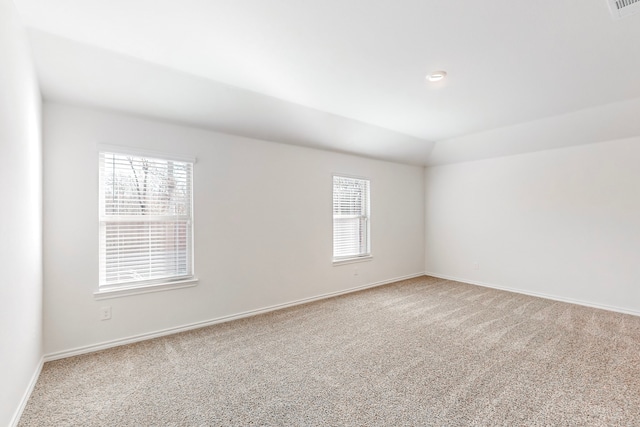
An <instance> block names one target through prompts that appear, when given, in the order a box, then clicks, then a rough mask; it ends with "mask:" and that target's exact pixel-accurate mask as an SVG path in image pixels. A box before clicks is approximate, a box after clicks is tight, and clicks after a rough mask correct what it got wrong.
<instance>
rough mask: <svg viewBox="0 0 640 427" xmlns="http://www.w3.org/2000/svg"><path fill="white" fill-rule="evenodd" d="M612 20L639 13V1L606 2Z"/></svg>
mask: <svg viewBox="0 0 640 427" xmlns="http://www.w3.org/2000/svg"><path fill="white" fill-rule="evenodd" d="M607 3H609V9H610V10H611V16H612V17H613V19H622V18H626V17H627V16H631V15H635V14H636V13H640V0H607Z"/></svg>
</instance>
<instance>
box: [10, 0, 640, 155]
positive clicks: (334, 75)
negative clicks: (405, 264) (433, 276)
mask: <svg viewBox="0 0 640 427" xmlns="http://www.w3.org/2000/svg"><path fill="white" fill-rule="evenodd" d="M14 1H15V3H16V5H17V7H18V9H19V11H20V13H21V15H22V17H23V20H24V23H25V25H26V26H27V27H28V29H29V34H30V37H31V43H32V47H33V50H34V57H35V60H36V66H37V71H38V75H39V78H40V81H41V86H42V91H43V96H44V97H45V99H47V100H51V101H64V102H72V103H78V104H83V105H90V106H96V107H102V108H109V109H116V110H121V111H125V112H130V113H135V114H140V115H144V116H150V117H156V118H160V119H163V120H170V121H175V122H180V123H186V124H190V125H196V126H201V127H205V128H210V129H214V130H219V131H223V132H229V133H234V134H240V135H245V136H250V137H256V138H261V139H267V140H272V141H279V142H286V143H292V144H300V145H307V146H313V147H319V148H327V149H331V150H336V151H343V152H350V153H354V154H360V155H364V156H369V157H375V158H383V159H388V160H393V161H399V162H405V163H412V164H423V165H430V164H440V163H451V162H457V161H465V160H474V159H481V158H487V157H494V156H502V155H509V154H516V153H522V152H529V151H536V150H543V149H551V148H557V147H563V146H569V145H576V144H585V143H591V142H599V141H604V140H609V139H617V138H625V137H629V136H635V135H640V121H638V120H637V119H636V117H638V113H640V78H639V77H638V76H640V43H639V42H638V41H639V40H640V14H638V15H634V16H630V17H627V18H624V19H621V20H613V19H612V18H611V15H610V13H609V8H608V6H607V1H606V0H581V1H579V2H576V1H573V0H540V1H535V2H534V1H531V2H520V1H513V0H492V1H489V2H479V1H477V0H456V1H438V0H394V1H391V0H349V1H344V0H322V1H319V0H318V1H300V0H181V1H169V0H137V1H130V0H128V1H123V0H111V1H104V0H14ZM435 70H446V71H447V73H448V75H447V78H446V79H444V80H442V81H440V82H437V83H430V82H427V81H426V80H425V75H426V74H427V73H429V72H431V71H435Z"/></svg>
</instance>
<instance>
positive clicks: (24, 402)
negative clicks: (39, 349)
mask: <svg viewBox="0 0 640 427" xmlns="http://www.w3.org/2000/svg"><path fill="white" fill-rule="evenodd" d="M43 365H44V357H41V358H40V361H39V362H38V366H37V367H36V370H35V371H34V372H33V375H32V376H31V380H30V381H29V386H28V387H27V389H26V390H25V392H24V394H23V395H22V399H21V400H20V405H19V406H18V408H17V409H16V412H15V413H14V414H13V418H12V419H11V422H10V423H9V426H10V427H16V426H17V425H18V422H20V417H22V413H23V412H24V408H25V407H26V406H27V402H28V401H29V398H30V397H31V393H33V389H34V388H35V386H36V383H37V382H38V378H39V377H40V372H42V366H43Z"/></svg>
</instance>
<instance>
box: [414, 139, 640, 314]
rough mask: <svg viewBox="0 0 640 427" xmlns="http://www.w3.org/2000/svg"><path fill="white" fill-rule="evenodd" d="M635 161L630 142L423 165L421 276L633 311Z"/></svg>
mask: <svg viewBox="0 0 640 427" xmlns="http://www.w3.org/2000/svg"><path fill="white" fill-rule="evenodd" d="M639 159H640V138H634V139H626V140H618V141H611V142H605V143H597V144H589V145H583V146H577V147H572V148H563V149H557V150H550V151H544V152H537V153H531V154H523V155H517V156H511V157H503V158H497V159H491V160H483V161H476V162H469V163H460V164H455V165H448V166H439V167H430V168H427V170H426V174H425V182H426V184H425V189H426V243H425V247H426V271H427V273H431V274H435V275H439V276H443V277H449V278H455V279H459V280H463V281H468V282H475V283H482V284H488V285H491V286H497V287H503V288H508V289H513V290H519V291H523V292H526V293H533V294H543V295H547V296H551V297H554V298H558V299H565V300H571V301H575V302H581V303H586V304H590V305H595V306H600V307H608V308H612V309H616V310H620V311H627V312H632V313H635V314H640V286H639V285H640V258H639V257H640V166H639V164H638V161H639ZM475 262H477V263H479V269H477V270H476V269H474V268H473V264H474V263H475Z"/></svg>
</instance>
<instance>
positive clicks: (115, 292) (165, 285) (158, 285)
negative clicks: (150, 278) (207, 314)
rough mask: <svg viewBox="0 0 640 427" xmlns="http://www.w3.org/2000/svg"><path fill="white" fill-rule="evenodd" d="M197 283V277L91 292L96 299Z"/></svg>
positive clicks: (189, 286)
mask: <svg viewBox="0 0 640 427" xmlns="http://www.w3.org/2000/svg"><path fill="white" fill-rule="evenodd" d="M197 284H198V278H196V277H194V278H192V279H186V280H180V281H175V282H166V283H152V284H147V285H132V286H123V287H119V288H111V289H102V290H98V291H96V292H94V293H93V297H94V298H95V299H96V300H103V299H110V298H120V297H125V296H130V295H139V294H148V293H151V292H162V291H170V290H173V289H182V288H191V287H193V286H196V285H197Z"/></svg>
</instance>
